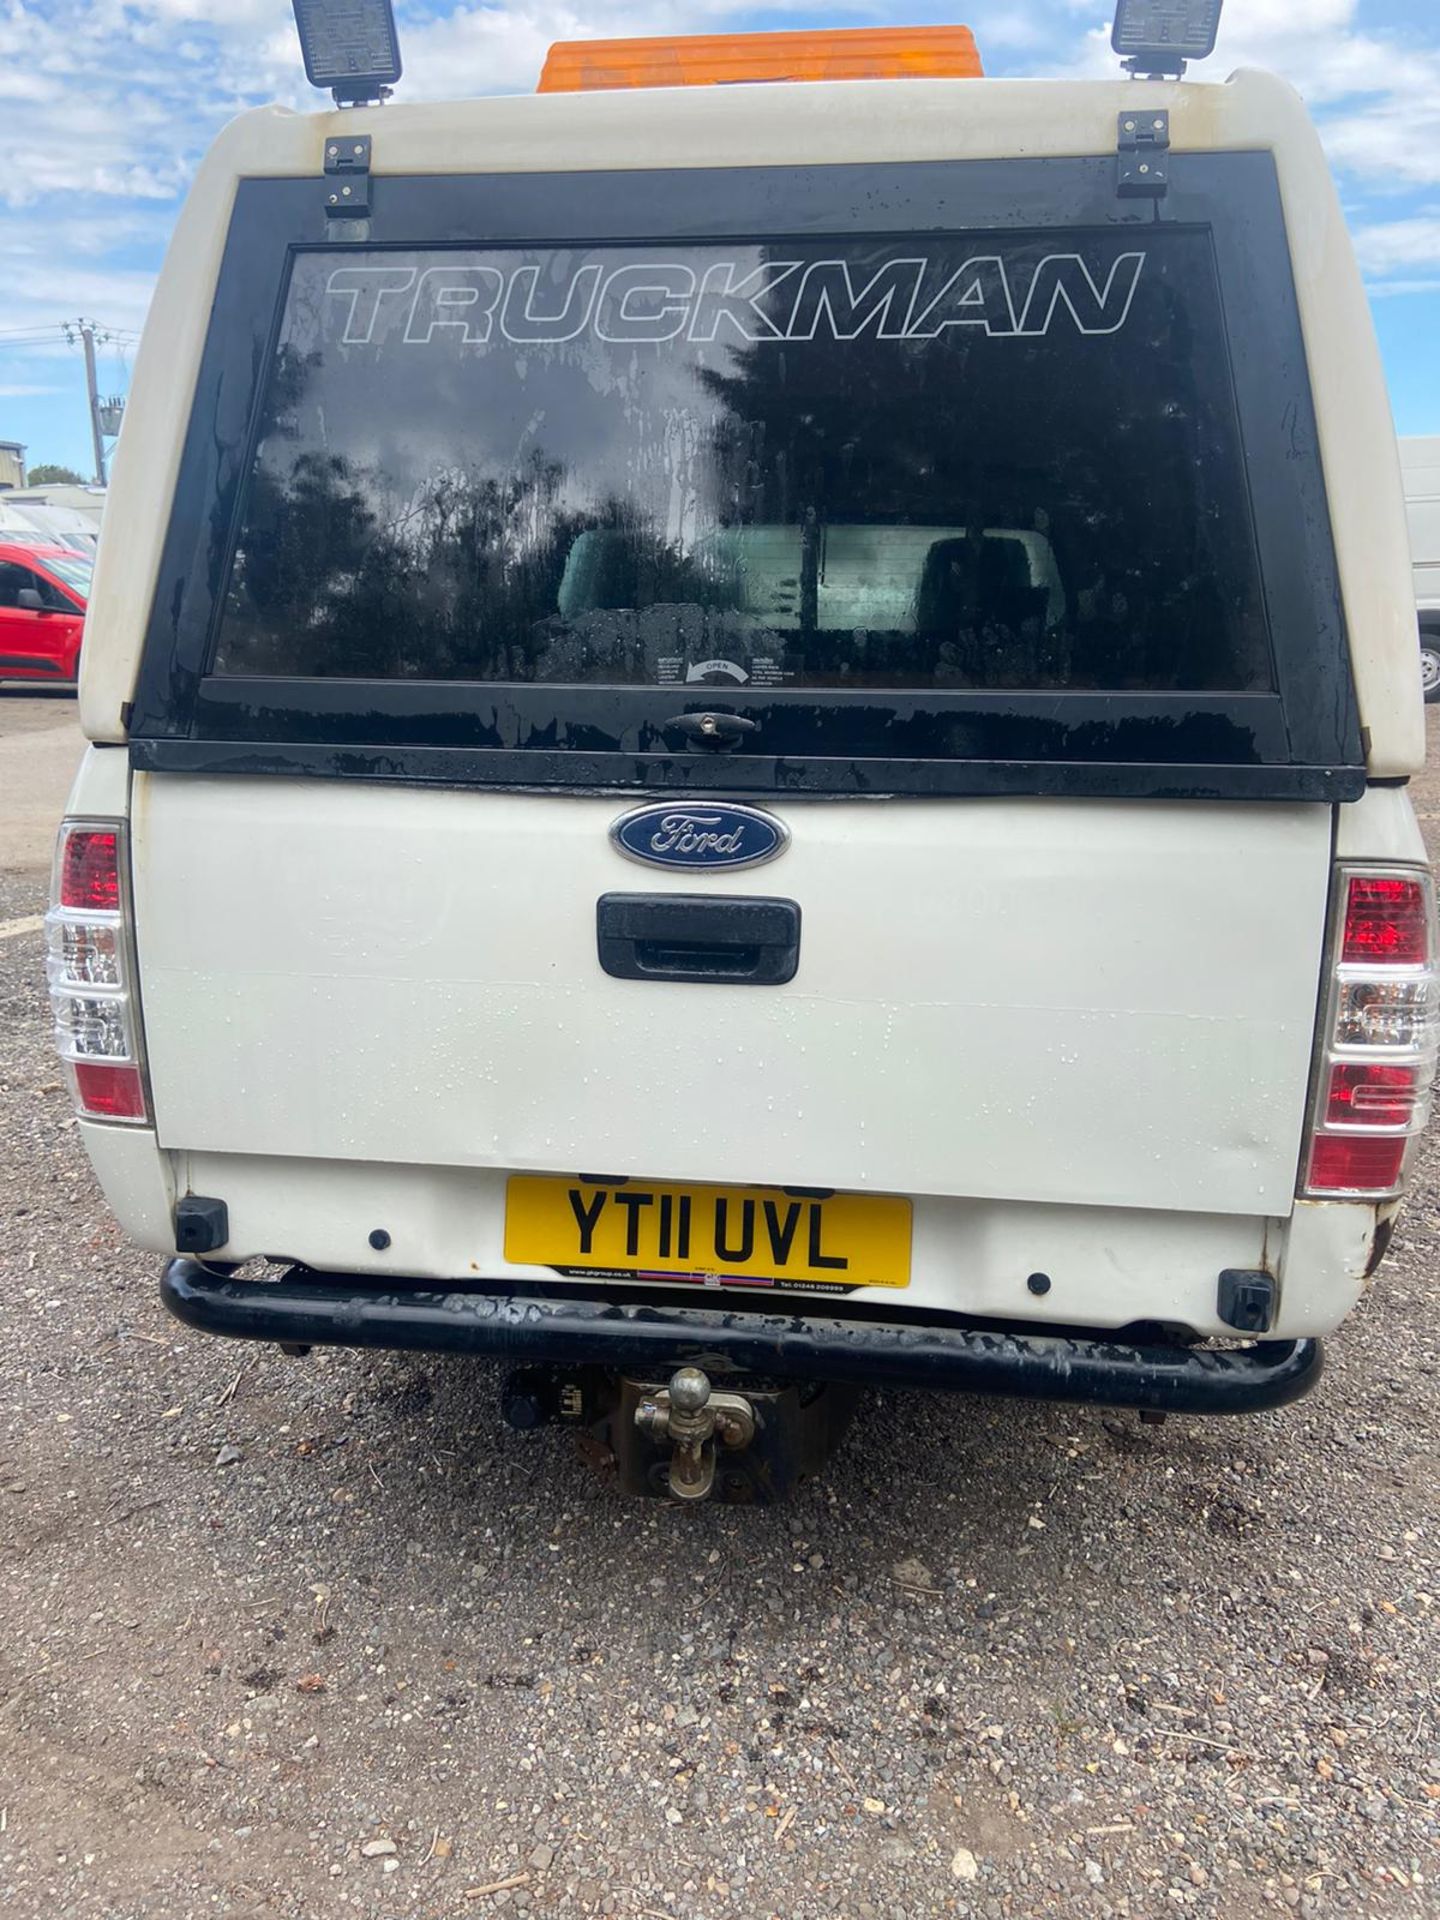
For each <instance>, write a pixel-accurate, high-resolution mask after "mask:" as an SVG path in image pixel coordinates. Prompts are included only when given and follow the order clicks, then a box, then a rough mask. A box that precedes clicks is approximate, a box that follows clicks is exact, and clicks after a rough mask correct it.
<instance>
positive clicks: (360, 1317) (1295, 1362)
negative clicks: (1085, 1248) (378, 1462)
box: [160, 1259, 1321, 1413]
mask: <svg viewBox="0 0 1440 1920" xmlns="http://www.w3.org/2000/svg"><path fill="white" fill-rule="evenodd" d="M160 1295H161V1298H162V1299H163V1301H164V1302H165V1305H166V1306H167V1307H168V1308H169V1309H170V1311H171V1313H173V1314H174V1315H175V1316H176V1317H177V1318H178V1319H180V1320H183V1321H185V1323H186V1324H187V1325H188V1326H192V1327H198V1328H199V1329H200V1330H201V1331H202V1332H205V1333H218V1334H227V1335H229V1336H230V1337H231V1338H233V1339H240V1340H273V1341H281V1342H284V1343H286V1344H294V1345H296V1346H324V1345H329V1346H349V1347H399V1348H410V1349H413V1350H419V1351H429V1352H444V1353H472V1354H482V1355H488V1356H490V1357H491V1358H494V1359H501V1360H507V1361H512V1362H520V1361H524V1362H527V1363H531V1364H551V1365H554V1366H561V1367H566V1366H584V1365H592V1366H604V1367H613V1368H616V1369H617V1370H622V1371H626V1372H632V1373H639V1374H641V1375H643V1376H646V1377H649V1378H663V1377H664V1376H665V1375H667V1374H668V1373H670V1372H671V1371H672V1370H673V1369H674V1368H675V1367H677V1366H681V1365H683V1364H685V1363H686V1362H693V1363H695V1364H697V1365H700V1366H703V1367H704V1368H705V1370H706V1371H707V1372H708V1373H711V1374H712V1375H715V1376H717V1380H718V1377H719V1376H721V1375H724V1374H725V1373H750V1374H764V1375H768V1376H772V1377H774V1378H779V1379H796V1380H845V1381H853V1382H858V1383H862V1384H872V1385H880V1384H888V1385H892V1386H908V1387H936V1388H944V1389H949V1390H951V1391H954V1392H961V1393H988V1394H1001V1395H1008V1396H1010V1397H1012V1398H1015V1399H1020V1400H1068V1401H1080V1402H1086V1403H1089V1404H1091V1405H1100V1406H1107V1407H1138V1408H1141V1409H1143V1410H1148V1411H1154V1412H1158V1413H1257V1412H1260V1411H1263V1410H1264V1409H1265V1408H1267V1407H1280V1406H1284V1405H1285V1403H1286V1402H1287V1401H1289V1400H1297V1399H1298V1398H1299V1397H1300V1395H1301V1394H1303V1393H1307V1392H1308V1391H1309V1389H1310V1388H1311V1387H1313V1386H1314V1384H1315V1382H1316V1381H1317V1380H1318V1379H1319V1377H1320V1368H1321V1355H1320V1346H1319V1343H1318V1342H1317V1341H1314V1340H1289V1341H1274V1340H1272V1341H1261V1342H1260V1343H1259V1344H1258V1345H1257V1346H1253V1347H1247V1348H1244V1349H1236V1350H1231V1351H1226V1352H1211V1351H1209V1350H1208V1349H1205V1348H1196V1347H1182V1346H1160V1345H1146V1346H1135V1345H1129V1344H1126V1343H1123V1342H1121V1341H1116V1340H1106V1339H1093V1340H1091V1339H1073V1338H1061V1337H1057V1336H1054V1335H1044V1334H1028V1333H1026V1334H1021V1333H1007V1332H997V1331H993V1330H986V1329H982V1328H977V1327H957V1326H952V1325H944V1326H926V1325H921V1324H916V1323H915V1322H913V1321H912V1322H904V1323H899V1322H884V1321H875V1320H852V1319H836V1318H827V1317H824V1316H821V1315H816V1316H815V1317H814V1318H812V1317H811V1316H810V1315H808V1314H806V1315H803V1316H802V1315H797V1314H790V1313H764V1312H758V1311H755V1310H753V1309H740V1308H727V1307H692V1306H683V1305H671V1304H670V1302H669V1301H659V1300H657V1301H647V1302H645V1303H644V1304H637V1303H635V1302H633V1301H627V1302H620V1301H613V1300H603V1299H602V1300H597V1299H593V1298H589V1297H586V1296H585V1295H583V1294H581V1293H579V1292H578V1290H577V1292H576V1294H575V1296H574V1297H568V1296H567V1295H566V1294H565V1293H563V1292H562V1293H560V1294H558V1295H549V1296H546V1297H543V1298H536V1297H534V1296H532V1295H529V1294H520V1293H505V1292H500V1291H485V1290H483V1289H475V1290H471V1289H469V1288H460V1287H457V1288H454V1289H452V1290H448V1291H446V1290H441V1289H439V1288H434V1289H431V1290H421V1289H420V1288H418V1287H417V1288H416V1289H415V1290H414V1291H411V1290H410V1289H408V1288H407V1289H403V1290H397V1289H396V1288H395V1287H394V1286H393V1285H383V1284H382V1285H379V1286H377V1285H376V1284H375V1283H374V1282H373V1281H367V1280H362V1279H360V1278H358V1277H357V1276H354V1275H347V1274H339V1275H333V1276H327V1277H324V1278H322V1277H320V1276H318V1275H315V1274H312V1273H309V1272H307V1271H305V1270H303V1269H296V1270H293V1271H292V1272H291V1273H289V1274H287V1275H286V1276H285V1277H284V1278H283V1279H281V1280H278V1281H254V1280H235V1279H231V1278H230V1277H228V1276H227V1275H224V1274H219V1273H215V1272H213V1271H212V1270H210V1269H209V1268H206V1267H203V1266H201V1265H200V1264H199V1262H198V1261H195V1260H185V1259H176V1260H171V1261H170V1262H169V1263H168V1265H167V1266H166V1268H165V1273H164V1277H163V1279H162V1280H161V1283H160Z"/></svg>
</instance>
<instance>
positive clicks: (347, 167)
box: [325, 133, 370, 220]
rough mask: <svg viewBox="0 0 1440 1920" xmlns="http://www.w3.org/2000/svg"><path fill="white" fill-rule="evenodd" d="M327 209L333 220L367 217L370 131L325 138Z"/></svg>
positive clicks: (368, 206) (368, 210)
mask: <svg viewBox="0 0 1440 1920" xmlns="http://www.w3.org/2000/svg"><path fill="white" fill-rule="evenodd" d="M325 212H326V213H327V215H328V216H329V217H330V218H331V219H332V220H363V219H365V218H366V216H367V215H368V214H369V212H370V135H369V134H368V133H347V134H343V135H336V136H335V137H334V138H333V139H330V140H327V141H326V142H325Z"/></svg>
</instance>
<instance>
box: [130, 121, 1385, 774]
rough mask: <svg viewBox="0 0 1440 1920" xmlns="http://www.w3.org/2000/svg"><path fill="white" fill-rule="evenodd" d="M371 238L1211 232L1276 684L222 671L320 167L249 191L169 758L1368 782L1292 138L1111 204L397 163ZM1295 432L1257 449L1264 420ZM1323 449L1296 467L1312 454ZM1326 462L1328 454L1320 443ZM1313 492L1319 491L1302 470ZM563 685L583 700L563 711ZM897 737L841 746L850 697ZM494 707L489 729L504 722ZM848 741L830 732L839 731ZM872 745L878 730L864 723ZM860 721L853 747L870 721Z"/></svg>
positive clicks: (631, 239) (201, 449)
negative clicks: (798, 731) (1301, 313)
mask: <svg viewBox="0 0 1440 1920" xmlns="http://www.w3.org/2000/svg"><path fill="white" fill-rule="evenodd" d="M372 198H373V212H372V216H371V218H370V220H369V222H368V223H364V224H363V225H360V224H357V223H352V222H340V223H331V224H332V225H335V226H338V227H340V228H341V229H343V230H344V231H343V234H342V235H336V236H335V237H337V238H342V237H343V239H344V240H345V241H346V242H347V243H348V244H351V245H363V246H364V247H365V248H366V249H368V250H372V251H381V250H384V249H386V248H395V249H399V248H406V249H415V248H421V247H426V248H428V247H445V246H468V247H478V246H492V247H521V246H527V245H528V246H563V245H573V246H585V245H595V244H600V243H602V242H604V243H612V244H627V243H628V244H654V243H661V242H667V241H690V242H693V243H695V244H706V243H712V242H714V241H715V240H717V239H722V238H736V237H743V238H748V239H751V240H754V239H755V238H757V237H760V238H764V239H765V240H766V241H774V240H781V239H784V238H787V237H789V238H806V239H814V238H815V237H816V236H817V235H820V234H824V233H835V234H841V235H846V236H849V237H855V238H861V237H883V236H885V235H888V234H896V235H899V234H917V233H925V232H946V233H949V232H954V231H975V230H982V229H984V228H986V227H1003V228H1004V229H1005V230H1007V231H1019V230H1026V231H1035V230H1043V229H1045V228H1047V227H1052V226H1053V227H1063V228H1066V229H1067V230H1073V229H1075V228H1077V227H1082V228H1083V227H1089V228H1102V229H1103V228H1111V229H1115V228H1125V227H1132V226H1137V225H1145V224H1148V223H1150V222H1151V221H1154V220H1159V221H1163V222H1165V223H1166V224H1180V225H1187V226H1200V227H1205V228H1207V229H1208V230H1209V231H1210V234H1211V240H1212V246H1213V249H1214V256H1215V262H1216V269H1217V275H1218V279H1219V287H1220V295H1221V300H1222V303H1223V306H1224V311H1225V318H1226V326H1227V338H1228V351H1229V354H1230V359H1231V367H1232V372H1233V375H1234V380H1235V385H1236V390H1237V397H1238V400H1239V423H1240V431H1241V434H1242V448H1243V451H1244V458H1245V463H1246V471H1247V478H1248V482H1249V485H1250V489H1251V502H1252V507H1253V510H1254V516H1255V523H1256V531H1257V537H1258V542H1259V548H1260V555H1261V562H1262V575H1263V587H1264V595H1265V603H1266V609H1267V614H1268V618H1269V625H1270V630H1271V636H1272V645H1273V649H1274V657H1275V665H1276V675H1277V683H1278V690H1277V691H1276V692H1275V693H1273V694H1254V693H1251V694H1209V693H1170V694H1158V693H1153V692H1145V693H1140V692H1137V693H1124V692H1119V693H1115V692H1105V693H1095V692H1087V691H1071V692H1045V693H1029V692H1024V693H995V692H983V693H981V692H976V691H974V690H970V689H963V690H962V689H941V690H935V691H933V692H920V693H905V694H903V695H902V694H890V693H887V692H885V691H883V690H865V691H860V690H856V691H854V692H847V693H845V694H844V695H843V696H834V695H832V694H831V693H829V692H828V691H826V692H823V693H822V691H821V690H818V689H811V690H799V689H795V690H790V689H783V690H782V689H735V690H731V689H728V688H727V689H725V691H724V695H723V697H721V696H720V695H719V694H718V693H710V692H707V693H705V694H704V695H699V696H698V697H697V695H698V690H696V689H685V688H664V687H660V688H654V687H622V688H596V687H588V688H578V689H562V688H558V687H555V686H544V685H527V686H516V685H504V686H501V685H493V684H488V683H478V682H473V681H444V682H435V681H429V682H417V681H405V680H340V679H326V680H314V679H304V678H278V677H277V678H274V679H263V678H259V677H254V676H248V677H247V676H233V677H232V676H227V675H217V674H213V673H210V672H209V671H208V667H209V662H210V659H211V657H212V654H213V648H214V641H215V629H216V625H217V616H218V610H219V603H220V599H221V596H222V594H223V592H224V587H225V582H226V581H227V580H228V577H229V568H230V564H231V560H232V557H233V545H234V540H235V537H236V530H237V526H238V522H239V506H240V499H241V493H242V490H243V487H244V484H245V482H246V481H247V480H248V476H249V473H250V471H251V468H252V466H253V462H254V453H255V446H256V442H257V439H258V434H259V429H260V412H261V404H262V401H263V398H264V385H265V378H266V375H267V372H268V369H269V366H270V363H271V360H272V356H273V352H274V347H275V341H276V338H277V336H278V332H279V327H280V322H281V315H282V311H283V304H284V296H285V292H286V289H287V286H288V280H289V270H290V262H291V260H292V258H293V256H294V255H295V253H296V252H298V251H301V250H306V251H308V250H313V249H316V248H324V247H326V246H328V245H333V244H334V239H333V238H332V237H331V236H330V235H329V234H328V233H327V227H326V216H325V213H324V208H323V194H322V192H321V187H320V182H319V181H318V179H316V180H311V179H303V180H291V179H285V180H245V181H241V182H240V183H239V187H238V189H237V195H236V202H235V211H234V217H233V220H232V224H231V228H230V232H229V235H228V238H227V243H226V247H225V252H224V256H223V260H222V264H221V269H220V278H219V283H218V286H217V293H216V299H215V303H214V310H213V317H212V324H211V329H210V333H209V337H208V339H207V342H206V346H205V350H204V354H203V356H202V364H201V369H200V376H199V380H198V382H197V387H196V394H195V400H194V404H193V408H192V416H191V422H190V430H189V432H188V434H187V439H186V445H185V448H184V451H183V454H182V459H181V466H180V473H179V477H178V480H177V485H176V489H175V503H174V508H173V511H172V517H171V522H170V526H169V528H168V530H167V535H166V539H165V544H164V549H163V553H162V560H161V567H160V577H159V581H158V585H157V591H156V595H155V599H154V603H153V607H152V611H151V617H150V621H149V626H148V630H147V635H146V642H145V649H144V654H143V658H142V663H141V670H140V675H139V679H138V683H137V687H136V693H135V700H134V703H133V711H132V716H131V723H130V737H131V743H132V747H131V757H132V761H133V763H134V764H135V765H136V766H142V767H145V768H147V769H150V770H175V771H180V770H187V771H193V770H204V769H209V770H221V769H223V770H226V771H232V772H233V771H249V772H255V773H261V772H265V773H280V774H283V773H294V774H305V775H309V776H318V777H358V778H363V779H367V780H401V781H412V780H414V781H420V782H422V783H426V784H429V783H433V782H436V781H439V782H441V783H443V784H449V785H467V786H468V785H496V786H501V787H521V788H527V789H528V788H536V787H543V788H560V789H565V790H574V789H575V788H577V787H578V788H585V789H592V790H593V789H604V790H609V791H616V792H623V791H630V790H634V789H642V790H653V789H658V788H664V789H668V790H672V791H673V790H679V789H687V788H694V789H697V790H702V791H712V792H713V791H720V790H728V791H733V792H745V793H749V794H756V793H764V792H766V791H784V792H788V793H798V794H803V793H806V792H813V793H815V794H817V795H819V794H825V793H829V794H839V793H846V792H867V793H875V792H893V793H925V794H937V793H954V794H976V793H1027V792H1028V793H1041V792H1043V793H1075V794H1082V793H1083V794H1102V793H1103V794H1109V795H1114V796H1130V795H1133V796H1136V797H1142V796H1150V795H1155V794H1161V793H1163V794H1166V795H1175V794H1187V793H1188V794H1193V795H1195V796H1197V797H1201V796H1203V797H1226V796H1228V795H1233V796H1234V797H1236V798H1240V797H1244V798H1257V799H1267V798H1268V799H1277V800H1278V799H1325V800H1334V799H1345V798H1353V797H1355V796H1356V795H1358V794H1359V793H1360V792H1361V791H1363V788H1364V784H1365V773H1364V756H1363V751H1362V744H1361V737H1360V729H1359V720H1358V714H1357V711H1356V706H1355V697H1354V690H1353V686H1352V683H1351V679H1350V673H1349V665H1348V648H1347V642H1346V634H1345V629H1344V622H1343V614H1342V611H1341V606H1340V594H1339V585H1338V578H1337V575H1336V568H1335V557H1334V553H1333V549H1332V547H1331V543H1330V538H1329V522H1328V515H1327V511H1326V505H1325V496H1324V483H1323V478H1322V476H1321V473H1320V466H1319V456H1318V450H1317V447H1316V433H1315V424H1314V415H1313V407H1312V403H1311V397H1310V392H1309V383H1308V377H1307V370H1306V366H1305V361H1304V354H1303V347H1302V345H1301V334H1300V328H1299V318H1298V313H1297V311H1296V308H1295V296H1294V289H1293V285H1292V282H1291V278H1290V271H1289V264H1288V249H1287V247H1286V244H1285V239H1284V224H1283V212H1282V209H1281V205H1280V199H1279V191H1278V186H1277V183H1276V179H1275V171H1274V163H1273V160H1272V158H1271V156H1270V155H1269V154H1264V153H1228V154H1203V155H1197V154H1180V155H1176V156H1174V157H1173V159H1172V163H1171V185H1170V190H1169V192H1168V194H1167V196H1166V198H1165V199H1164V200H1163V201H1161V202H1160V203H1159V204H1158V206H1157V205H1155V204H1153V203H1140V202H1135V201H1127V200H1120V199H1118V198H1117V197H1116V195H1115V163H1114V161H1113V159H1101V158H1094V159H1083V158H1081V159H1061V160H1052V159H1043V160H1042V159H1031V160H1005V161H954V162H928V161H927V162H912V163H904V164H890V165H883V166H880V165H876V166H870V165H859V166H825V167H810V168H775V167H753V168H746V167H741V168H736V169H733V170H714V169H692V170H680V171H664V172H654V173H633V172H627V173H620V174H604V173H580V174H556V173H543V174H497V175H478V174H477V175H457V176H449V175H447V176H443V177H433V178H412V177H395V178H381V179H379V180H377V181H376V182H375V183H374V185H373V188H372ZM1267 416H1268V417H1269V418H1271V419H1273V420H1276V421H1277V422H1279V423H1281V425H1283V431H1281V430H1279V428H1277V431H1276V432H1274V433H1273V434H1269V435H1266V436H1265V438H1264V442H1263V444H1260V445H1248V444H1246V443H1245V440H1244V434H1245V427H1246V423H1247V421H1251V420H1255V419H1258V418H1264V417H1267ZM1297 453H1298V454H1300V455H1301V456H1302V457H1301V458H1299V459H1298V460H1297V459H1296V457H1295V456H1296V454H1297ZM1306 456H1308V457H1306ZM1297 482H1298V484H1297ZM559 696H563V697H564V699H565V702H566V708H565V712H564V714H563V715H562V714H561V713H560V712H559V711H558V706H559ZM782 701H783V703H784V704H786V705H789V706H793V705H796V704H799V705H803V706H808V707H811V708H813V709H814V710H815V715H816V719H817V730H816V738H817V743H818V745H819V746H820V747H821V748H822V749H823V751H821V752H819V753H817V754H816V755H814V756H813V757H809V758H806V759H796V758H787V759H777V758H776V757H775V756H774V755H773V754H767V753H765V751H764V746H763V728H762V732H761V735H760V736H759V737H758V738H757V740H756V743H755V747H754V749H753V750H745V749H742V750H741V751H739V752H734V753H724V754H719V755H716V754H712V753H708V752H685V751H677V743H676V742H675V741H674V740H673V738H672V739H670V740H668V741H667V740H666V739H665V738H664V737H663V736H662V735H661V733H660V732H659V729H658V726H657V724H656V723H657V722H658V721H659V720H661V719H662V718H667V717H668V715H669V712H670V711H672V710H683V709H684V708H687V707H689V708H696V709H698V708H700V707H703V706H704V705H707V704H709V705H714V706H723V707H725V708H729V709H733V710H736V711H746V710H747V709H748V710H750V711H757V710H763V709H764V708H765V707H767V706H770V705H772V704H776V703H779V702H782ZM857 706H859V707H868V708H870V709H872V710H873V709H875V708H877V707H878V708H882V709H885V710H886V712H887V714H889V715H893V716H894V722H893V724H892V725H891V726H890V727H889V733H890V736H891V738H892V740H893V743H894V745H895V747H896V751H895V752H894V753H893V754H891V755H888V756H887V757H884V758H880V757H876V756H875V755H874V754H873V751H868V750H867V751H864V752H860V751H857V750H856V741H855V740H852V741H851V742H848V743H847V740H846V737H845V734H846V727H845V719H846V715H847V712H850V711H853V709H854V708H855V707H857ZM487 715H488V716H489V719H488V721H487ZM827 736H828V737H827ZM865 737H866V742H867V746H869V745H870V744H872V743H873V741H874V738H875V732H874V729H873V727H872V728H871V729H870V730H869V732H868V734H867V735H866V736H865ZM857 738H858V736H857Z"/></svg>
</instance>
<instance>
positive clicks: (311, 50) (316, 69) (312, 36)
mask: <svg viewBox="0 0 1440 1920" xmlns="http://www.w3.org/2000/svg"><path fill="white" fill-rule="evenodd" d="M292 4H293V5H294V8H295V25H296V27H297V28H298V29H299V32H300V51H301V53H302V54H303V55H304V56H305V77H306V79H307V80H308V81H309V82H310V84H311V86H312V87H329V89H330V91H331V93H332V94H334V96H335V104H336V106H337V107H359V106H364V105H366V104H367V103H368V102H370V101H374V100H384V99H385V98H386V97H387V96H388V94H389V92H390V89H391V87H393V86H394V84H395V82H396V81H397V80H398V79H399V78H400V42H399V40H398V38H397V37H396V33H395V8H394V6H393V4H392V0H292Z"/></svg>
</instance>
